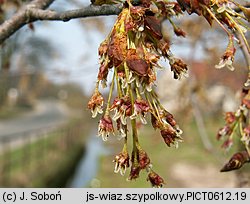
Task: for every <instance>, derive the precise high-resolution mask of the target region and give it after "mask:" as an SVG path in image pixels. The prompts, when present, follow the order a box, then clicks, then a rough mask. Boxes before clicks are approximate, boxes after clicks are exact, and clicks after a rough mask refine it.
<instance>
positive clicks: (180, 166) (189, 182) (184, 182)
mask: <svg viewBox="0 0 250 204" xmlns="http://www.w3.org/2000/svg"><path fill="white" fill-rule="evenodd" d="M171 177H173V178H175V180H176V183H178V186H176V187H183V188H185V187H188V188H201V187H202V188H223V187H224V188H232V187H235V183H236V182H235V179H236V177H235V174H234V172H228V173H220V172H219V169H218V168H217V167H215V166H212V165H205V166H202V167H201V166H195V165H191V164H188V163H177V164H175V165H174V166H173V167H172V169H171Z"/></svg>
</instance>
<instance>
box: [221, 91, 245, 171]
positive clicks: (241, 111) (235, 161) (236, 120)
mask: <svg viewBox="0 0 250 204" xmlns="http://www.w3.org/2000/svg"><path fill="white" fill-rule="evenodd" d="M249 114H250V91H249V89H243V90H242V100H241V105H240V107H239V108H238V110H236V111H235V112H227V113H226V115H225V121H226V124H225V126H224V127H223V128H221V129H220V130H219V131H218V134H217V139H218V140H221V139H224V142H223V144H222V147H223V148H225V149H229V148H230V147H231V146H232V145H233V143H234V140H235V139H237V138H238V136H239V135H240V140H241V142H242V143H243V144H244V146H245V149H246V150H245V151H244V154H243V153H242V152H241V153H240V152H238V153H236V154H235V155H234V156H233V157H232V158H231V159H230V161H229V162H228V163H227V164H226V165H225V166H224V167H223V169H222V170H221V171H230V170H234V169H238V168H241V167H242V166H243V164H244V163H246V162H248V161H249V157H250V121H249Z"/></svg>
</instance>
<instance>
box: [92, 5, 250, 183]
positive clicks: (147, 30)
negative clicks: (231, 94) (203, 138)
mask: <svg viewBox="0 0 250 204" xmlns="http://www.w3.org/2000/svg"><path fill="white" fill-rule="evenodd" d="M229 2H231V1H229V0H178V1H177V2H170V1H168V0H139V1H132V0H126V1H125V3H124V6H123V9H122V12H121V13H120V14H119V16H118V18H117V20H116V22H115V24H114V26H113V28H112V30H111V32H110V33H109V35H108V36H107V38H106V39H105V40H104V41H103V42H102V43H101V45H100V47H99V63H100V68H99V72H98V77H97V83H96V88H95V92H94V94H93V95H92V97H91V99H90V101H89V103H88V108H89V109H90V110H91V112H92V116H93V117H96V116H97V114H98V113H99V114H102V117H101V119H100V122H99V129H98V135H99V136H101V137H102V138H103V140H104V141H106V140H107V139H108V136H109V135H110V134H111V133H112V134H114V135H118V139H123V140H124V147H123V150H122V152H121V153H119V154H118V155H117V156H116V157H115V159H114V162H115V172H120V173H121V174H122V175H124V174H125V171H126V169H127V168H128V167H130V168H131V169H130V174H129V180H132V179H136V178H138V177H139V174H140V172H141V171H142V170H146V171H148V173H149V174H148V180H149V181H150V182H151V183H152V185H153V186H157V187H159V186H161V185H162V184H163V183H164V181H163V179H162V178H161V177H159V176H158V175H157V174H156V173H155V172H153V170H152V165H151V164H150V159H149V157H148V155H147V153H146V152H145V151H144V150H143V149H142V148H141V146H140V142H139V138H138V130H137V123H138V121H139V122H140V123H141V124H143V125H144V124H147V123H148V122H149V121H150V122H151V124H152V126H153V128H154V129H156V130H159V131H160V134H161V136H162V138H163V140H164V142H165V143H166V145H167V146H172V145H173V146H175V147H178V142H181V141H182V137H181V134H182V131H181V130H180V128H179V126H178V125H177V123H176V121H175V119H174V117H173V115H172V114H171V113H169V112H168V111H167V110H165V108H164V107H163V106H162V104H161V103H160V101H159V99H158V96H157V94H156V91H155V85H156V81H157V71H158V70H160V69H162V66H161V64H160V59H161V58H164V59H166V60H167V61H168V63H169V66H170V70H171V71H172V72H173V78H174V79H181V78H182V76H186V75H187V72H188V68H187V65H186V64H185V63H184V62H183V61H182V60H181V59H179V58H176V57H175V56H174V54H173V53H172V52H171V49H170V45H171V43H170V42H169V39H167V38H166V37H164V35H163V33H162V31H161V21H162V20H168V21H169V22H170V24H171V25H172V27H173V31H174V33H175V34H176V35H177V36H181V37H185V35H186V34H185V32H184V31H183V30H182V29H181V28H180V27H178V26H177V25H176V24H175V23H174V21H173V20H172V19H173V17H177V16H180V15H182V14H183V12H184V11H187V12H188V13H189V14H192V13H196V14H198V15H199V16H204V17H205V18H206V19H207V21H208V22H209V23H210V24H212V21H216V22H217V23H218V24H219V25H220V26H221V27H222V28H223V29H224V30H225V32H226V33H227V35H228V39H229V44H228V47H227V49H226V51H225V53H224V55H223V57H222V58H221V61H220V63H219V65H217V66H216V67H217V68H222V67H224V66H227V67H228V68H229V69H230V70H233V66H232V63H233V59H234V54H235V51H236V49H235V46H234V43H235V42H234V40H235V36H234V34H233V31H234V30H237V31H238V32H239V33H240V34H241V35H242V38H243V39H244V40H245V36H244V25H243V26H242V25H239V20H242V19H243V20H247V17H245V16H242V15H238V13H236V12H234V11H233V10H232V9H231V6H230V5H229V4H228V3H229ZM235 5H236V4H235ZM236 6H238V7H239V5H236ZM239 8H240V9H242V11H243V10H244V9H243V7H239ZM243 12H245V13H246V12H247V11H246V10H244V11H243ZM248 20H249V19H248ZM245 43H246V45H247V47H248V44H247V42H246V41H245ZM109 75H112V76H109ZM108 79H111V83H110V87H109V94H108V98H107V101H105V103H104V97H103V96H102V95H101V93H100V90H99V89H100V85H102V87H103V88H105V87H107V81H108ZM104 104H105V106H104ZM244 104H247V102H244ZM249 104H250V103H249ZM241 109H242V110H241V112H240V115H237V114H236V113H228V114H227V124H226V126H225V127H224V128H223V129H221V130H220V132H219V135H218V137H220V138H221V137H222V136H227V139H226V142H225V143H224V145H223V146H224V147H229V146H231V145H232V143H233V140H232V133H233V132H234V128H235V127H236V125H235V124H236V123H237V122H238V121H239V118H242V117H243V115H244V114H245V111H246V110H247V111H248V106H246V105H242V107H241ZM148 116H151V120H148ZM244 117H245V115H244ZM130 127H131V131H129V128H130ZM246 128H247V127H246ZM249 129H250V128H249ZM242 131H243V132H245V133H246V134H244V136H242V138H243V139H242V141H243V142H244V143H245V144H249V134H248V135H247V129H243V130H242ZM128 133H131V134H130V135H131V137H132V141H133V149H132V151H131V154H129V153H128V148H127V146H128V145H127V141H128V136H129V135H128Z"/></svg>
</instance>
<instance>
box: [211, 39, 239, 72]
mask: <svg viewBox="0 0 250 204" xmlns="http://www.w3.org/2000/svg"><path fill="white" fill-rule="evenodd" d="M235 51H236V49H235V47H234V44H233V42H232V39H231V38H230V40H229V44H228V46H227V49H226V52H225V53H224V55H223V56H222V57H221V60H220V62H219V64H217V65H215V68H216V69H221V68H223V67H227V68H228V69H229V70H231V71H234V67H233V61H234V54H235Z"/></svg>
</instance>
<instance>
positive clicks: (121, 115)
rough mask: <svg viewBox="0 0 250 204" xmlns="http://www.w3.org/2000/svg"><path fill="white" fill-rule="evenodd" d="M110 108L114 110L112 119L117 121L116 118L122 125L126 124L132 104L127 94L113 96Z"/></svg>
mask: <svg viewBox="0 0 250 204" xmlns="http://www.w3.org/2000/svg"><path fill="white" fill-rule="evenodd" d="M110 110H111V111H112V110H113V111H115V114H114V116H113V120H115V121H117V120H118V119H120V120H121V123H122V124H123V125H126V124H127V117H129V116H131V114H132V105H131V102H130V100H129V98H128V97H127V96H125V97H123V98H120V99H119V98H118V97H117V98H115V100H114V102H113V104H112V106H111V108H110Z"/></svg>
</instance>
